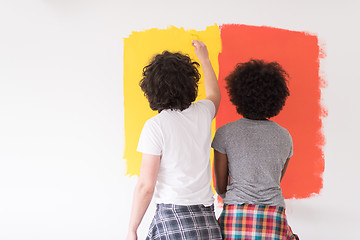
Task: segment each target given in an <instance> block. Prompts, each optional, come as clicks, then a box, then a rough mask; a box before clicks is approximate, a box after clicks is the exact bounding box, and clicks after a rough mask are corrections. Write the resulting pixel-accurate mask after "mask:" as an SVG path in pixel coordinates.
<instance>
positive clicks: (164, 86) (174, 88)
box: [140, 51, 200, 112]
mask: <svg viewBox="0 0 360 240" xmlns="http://www.w3.org/2000/svg"><path fill="white" fill-rule="evenodd" d="M198 66H199V64H198V63H197V62H193V61H191V59H190V57H189V56H187V55H183V54H181V53H171V52H168V51H164V52H163V53H162V54H158V55H156V56H155V57H154V58H153V59H152V61H151V62H150V64H149V65H147V66H146V67H144V69H143V78H142V79H141V81H140V87H141V89H142V91H143V92H144V95H145V96H146V97H147V99H148V101H149V103H150V108H151V109H152V110H157V111H159V112H161V111H162V110H164V109H172V110H184V109H186V108H188V107H189V106H190V104H191V103H192V102H194V101H195V99H196V97H197V93H198V85H197V84H198V82H199V79H200V74H199V72H198V69H197V67H198Z"/></svg>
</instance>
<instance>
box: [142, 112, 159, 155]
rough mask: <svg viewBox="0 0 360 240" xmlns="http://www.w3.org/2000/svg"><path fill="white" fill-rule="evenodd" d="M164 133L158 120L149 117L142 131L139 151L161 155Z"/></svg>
mask: <svg viewBox="0 0 360 240" xmlns="http://www.w3.org/2000/svg"><path fill="white" fill-rule="evenodd" d="M162 142H163V139H162V133H161V129H160V127H159V126H158V125H157V124H156V122H154V121H152V120H151V119H149V120H148V121H146V123H145V124H144V127H143V129H142V131H141V135H140V139H139V143H138V146H137V149H136V150H137V151H138V152H142V153H145V154H152V155H161V154H162V146H163V144H162Z"/></svg>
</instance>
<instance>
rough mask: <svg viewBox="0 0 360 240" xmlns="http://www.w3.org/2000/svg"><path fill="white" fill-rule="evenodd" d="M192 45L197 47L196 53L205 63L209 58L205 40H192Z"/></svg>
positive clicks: (201, 61)
mask: <svg viewBox="0 0 360 240" xmlns="http://www.w3.org/2000/svg"><path fill="white" fill-rule="evenodd" d="M192 45H193V46H194V47H195V54H196V56H197V57H198V59H199V61H200V63H202V64H203V63H204V62H206V61H208V60H209V52H208V50H207V47H206V45H205V44H204V43H203V42H201V41H197V40H192Z"/></svg>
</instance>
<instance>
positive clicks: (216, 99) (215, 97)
mask: <svg viewBox="0 0 360 240" xmlns="http://www.w3.org/2000/svg"><path fill="white" fill-rule="evenodd" d="M192 45H193V46H194V47H195V54H196V56H197V57H198V59H199V61H200V64H201V66H202V69H203V71H204V77H205V92H206V99H209V100H211V101H212V102H213V103H214V105H215V116H216V113H217V111H218V109H219V105H220V100H221V94H220V88H219V83H218V81H217V77H216V74H215V72H214V69H213V67H212V65H211V62H210V58H209V52H208V50H207V47H206V45H205V44H204V43H203V42H201V41H197V40H193V41H192Z"/></svg>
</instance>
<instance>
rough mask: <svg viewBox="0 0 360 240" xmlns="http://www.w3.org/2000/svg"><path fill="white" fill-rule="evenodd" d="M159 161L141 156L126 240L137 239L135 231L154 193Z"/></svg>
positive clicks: (153, 156)
mask: <svg viewBox="0 0 360 240" xmlns="http://www.w3.org/2000/svg"><path fill="white" fill-rule="evenodd" d="M160 159H161V156H157V155H150V154H143V157H142V162H141V169H140V176H139V180H138V182H137V184H136V187H135V191H134V197H133V203H132V209H131V215H130V223H129V231H128V236H127V238H126V239H127V240H130V239H131V240H133V239H137V234H136V231H137V229H138V227H139V225H140V223H141V220H142V219H143V217H144V215H145V212H146V210H147V208H148V207H149V204H150V202H151V199H152V196H153V193H154V189H155V185H156V180H157V175H158V171H159V166H160Z"/></svg>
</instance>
